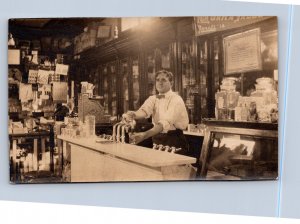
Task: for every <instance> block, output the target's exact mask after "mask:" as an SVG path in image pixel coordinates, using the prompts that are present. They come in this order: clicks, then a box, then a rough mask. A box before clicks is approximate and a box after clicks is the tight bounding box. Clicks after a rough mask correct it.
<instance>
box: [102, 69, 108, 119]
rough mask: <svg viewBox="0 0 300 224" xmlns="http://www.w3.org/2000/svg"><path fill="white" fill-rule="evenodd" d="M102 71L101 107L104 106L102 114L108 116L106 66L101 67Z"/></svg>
mask: <svg viewBox="0 0 300 224" xmlns="http://www.w3.org/2000/svg"><path fill="white" fill-rule="evenodd" d="M101 70H102V72H101V73H102V79H103V99H104V100H103V106H104V113H105V114H109V106H108V104H109V96H108V94H109V91H108V83H109V80H108V66H107V65H104V66H102V67H101Z"/></svg>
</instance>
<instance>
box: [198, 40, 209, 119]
mask: <svg viewBox="0 0 300 224" xmlns="http://www.w3.org/2000/svg"><path fill="white" fill-rule="evenodd" d="M198 55H199V57H197V58H198V60H199V61H198V76H199V97H200V103H199V105H200V110H201V112H200V113H201V118H207V117H208V107H207V97H208V94H207V93H208V89H207V81H208V80H207V77H208V60H207V59H208V48H207V41H206V40H205V41H199V42H198Z"/></svg>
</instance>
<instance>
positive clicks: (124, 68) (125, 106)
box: [120, 59, 130, 113]
mask: <svg viewBox="0 0 300 224" xmlns="http://www.w3.org/2000/svg"><path fill="white" fill-rule="evenodd" d="M120 66H121V67H120V73H121V79H122V81H121V83H122V85H121V86H120V88H121V96H120V98H121V108H122V109H121V112H122V113H125V112H126V111H128V110H129V81H130V80H129V65H128V60H127V59H125V60H122V61H121V63H120Z"/></svg>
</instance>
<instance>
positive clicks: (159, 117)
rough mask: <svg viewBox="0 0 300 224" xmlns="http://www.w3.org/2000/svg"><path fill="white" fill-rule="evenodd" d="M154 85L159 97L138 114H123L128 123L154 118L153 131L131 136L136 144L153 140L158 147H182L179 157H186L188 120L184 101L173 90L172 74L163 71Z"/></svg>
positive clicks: (147, 102)
mask: <svg viewBox="0 0 300 224" xmlns="http://www.w3.org/2000/svg"><path fill="white" fill-rule="evenodd" d="M155 79H156V82H155V86H156V89H157V91H158V93H159V94H158V95H154V96H150V97H149V98H148V99H147V100H146V101H145V102H144V104H143V105H142V106H141V107H140V109H138V110H137V111H128V112H127V113H126V114H124V115H123V118H124V120H125V121H126V122H131V121H132V120H133V119H135V120H139V119H143V118H149V117H150V116H152V123H153V125H154V126H153V128H152V129H150V130H148V131H145V132H138V133H134V134H132V135H131V136H130V138H131V140H132V141H133V142H135V143H136V144H137V143H139V142H142V141H143V140H145V139H147V138H150V137H152V141H153V143H155V144H162V145H164V146H170V147H176V148H181V150H180V151H178V153H179V154H187V152H188V144H187V141H186V139H185V137H184V135H183V130H185V129H186V128H187V125H188V123H189V118H188V114H187V110H186V107H185V104H184V102H183V99H182V98H181V97H180V96H179V95H178V94H176V93H174V92H173V91H172V89H171V87H172V85H173V74H172V73H171V72H168V71H165V70H161V71H158V72H157V73H156V76H155Z"/></svg>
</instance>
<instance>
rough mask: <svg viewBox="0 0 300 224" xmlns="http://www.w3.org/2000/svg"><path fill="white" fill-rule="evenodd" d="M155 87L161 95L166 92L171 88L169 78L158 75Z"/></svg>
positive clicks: (161, 74)
mask: <svg viewBox="0 0 300 224" xmlns="http://www.w3.org/2000/svg"><path fill="white" fill-rule="evenodd" d="M155 85H156V89H157V91H158V92H159V93H161V94H164V93H166V92H168V91H169V90H170V89H171V87H172V83H171V82H170V81H169V78H168V76H167V74H165V73H160V74H158V76H157V77H156V82H155Z"/></svg>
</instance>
